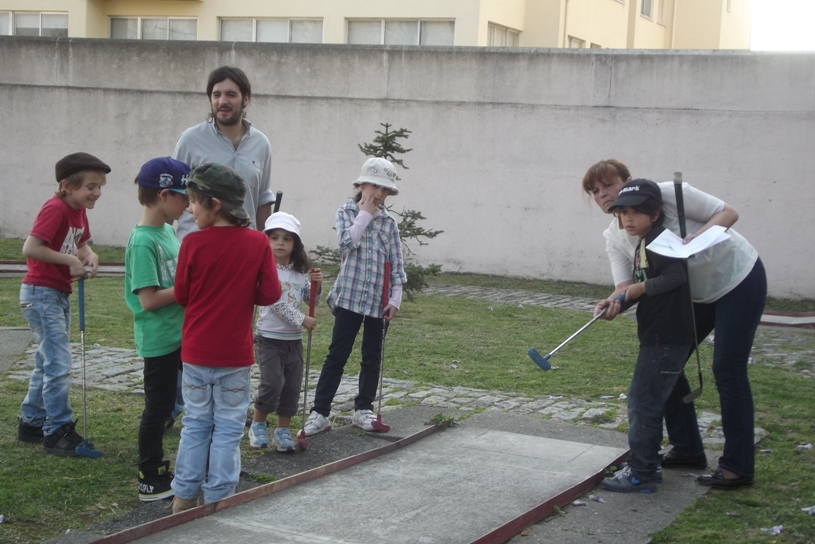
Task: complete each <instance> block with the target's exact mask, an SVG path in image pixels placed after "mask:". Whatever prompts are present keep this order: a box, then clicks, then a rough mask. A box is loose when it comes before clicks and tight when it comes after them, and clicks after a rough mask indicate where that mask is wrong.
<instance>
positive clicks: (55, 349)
mask: <svg viewBox="0 0 815 544" xmlns="http://www.w3.org/2000/svg"><path fill="white" fill-rule="evenodd" d="M20 309H21V310H22V312H23V316H24V317H25V318H26V320H27V321H28V326H29V327H30V328H31V333H32V334H33V335H34V341H35V342H37V343H39V345H40V346H39V348H37V353H36V354H35V355H34V370H33V371H32V372H31V379H30V380H29V382H28V393H27V394H26V396H25V399H23V404H22V405H21V406H20V414H21V415H22V419H23V421H24V422H26V423H28V424H29V425H34V426H35V427H40V426H41V427H42V431H43V433H44V434H45V435H46V436H49V435H52V434H54V433H55V432H56V431H57V430H58V429H59V428H60V427H62V426H63V425H65V424H66V423H70V422H71V419H72V418H73V411H72V410H71V404H70V402H69V401H68V392H69V391H70V389H71V359H72V358H71V341H70V331H71V302H70V300H69V298H68V293H65V292H63V291H58V290H56V289H51V288H50V287H40V286H37V285H28V284H25V283H24V284H22V286H20Z"/></svg>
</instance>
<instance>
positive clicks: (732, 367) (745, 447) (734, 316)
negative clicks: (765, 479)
mask: <svg viewBox="0 0 815 544" xmlns="http://www.w3.org/2000/svg"><path fill="white" fill-rule="evenodd" d="M766 300H767V275H766V273H765V271H764V264H763V263H762V262H761V259H759V260H758V261H756V264H755V265H754V266H753V270H752V271H751V272H750V274H748V275H747V277H746V278H744V280H742V282H741V283H740V284H738V285H737V286H736V287H734V288H733V289H732V290H731V291H730V292H729V293H727V294H726V295H724V296H723V297H721V298H719V300H717V301H716V302H714V303H712V304H696V305H694V309H695V312H696V333H697V337H698V338H702V339H704V338H705V337H707V335H708V334H710V332H711V331H714V330H715V338H714V342H713V378H714V379H715V380H716V389H717V390H718V392H719V403H720V405H721V409H722V430H723V431H724V452H723V454H722V456H721V457H719V467H721V468H724V469H727V470H729V471H731V472H733V473H735V474H737V475H738V476H740V477H742V478H753V477H754V476H755V470H756V466H755V464H756V451H755V443H754V434H755V419H754V412H753V410H754V409H753V392H752V390H751V388H750V380H749V378H748V376H747V361H748V359H749V358H750V351H751V350H752V349H753V340H754V339H755V335H756V329H757V328H758V324H759V322H760V321H761V314H762V313H763V312H764V303H765V302H766Z"/></svg>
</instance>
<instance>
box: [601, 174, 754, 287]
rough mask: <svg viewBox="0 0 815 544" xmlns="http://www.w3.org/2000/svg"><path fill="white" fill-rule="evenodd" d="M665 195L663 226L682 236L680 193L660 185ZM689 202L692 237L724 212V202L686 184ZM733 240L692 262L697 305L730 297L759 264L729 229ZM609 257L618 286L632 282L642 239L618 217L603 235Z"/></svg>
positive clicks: (684, 189)
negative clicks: (631, 231)
mask: <svg viewBox="0 0 815 544" xmlns="http://www.w3.org/2000/svg"><path fill="white" fill-rule="evenodd" d="M658 185H659V188H660V190H661V191H662V209H663V212H664V213H665V219H664V221H663V223H662V224H663V226H664V227H665V228H666V229H668V230H670V231H672V232H673V233H674V234H676V235H677V236H678V235H679V216H678V214H677V210H676V193H675V192H674V184H673V182H672V181H663V182H662V183H659V184H658ZM682 194H683V199H684V201H685V224H686V227H687V232H688V234H692V233H694V232H696V231H697V230H699V229H700V228H701V227H702V226H703V225H704V224H705V223H707V222H708V220H709V219H710V218H711V217H712V216H713V215H715V214H717V213H719V212H720V211H722V210H723V209H724V201H722V200H720V199H718V198H716V197H715V196H711V195H709V194H707V193H704V192H702V191H700V190H698V189H695V188H693V187H692V186H691V185H689V184H687V183H683V184H682ZM727 232H728V234H730V238H728V239H727V240H725V241H724V242H720V243H718V244H716V245H715V246H712V247H709V248H708V249H706V250H704V251H701V252H699V253H697V254H696V255H694V256H693V257H691V258H690V259H688V275H689V276H690V287H691V296H692V297H693V301H694V302H703V303H710V302H714V301H716V300H718V299H719V298H721V297H722V296H723V295H725V294H727V293H728V292H729V291H730V290H731V289H733V288H734V287H735V286H737V285H738V284H739V283H741V281H742V280H743V279H744V278H745V277H747V274H749V273H750V271H751V270H752V269H753V265H754V264H755V262H756V260H758V251H756V249H755V248H754V247H753V246H751V245H750V242H748V241H747V240H746V239H745V238H744V237H743V236H742V235H740V234H739V233H737V232H736V231H735V230H734V229H732V228H731V229H728V231H727ZM603 236H604V237H605V239H606V253H608V260H609V261H610V262H611V275H612V277H613V278H614V285H618V284H620V283H622V282H624V281H631V280H632V274H633V266H634V249H635V248H636V246H637V242H638V241H639V238H638V237H636V236H629V235H628V233H627V232H625V230H623V229H620V227H619V224H618V222H617V218H616V217H615V218H614V219H613V220H612V221H611V224H610V225H609V226H608V228H607V229H606V230H605V231H604V232H603Z"/></svg>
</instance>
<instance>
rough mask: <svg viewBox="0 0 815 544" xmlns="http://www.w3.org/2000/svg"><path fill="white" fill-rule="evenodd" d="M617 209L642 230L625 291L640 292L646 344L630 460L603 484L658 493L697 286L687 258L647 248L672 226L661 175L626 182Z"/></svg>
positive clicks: (637, 377)
mask: <svg viewBox="0 0 815 544" xmlns="http://www.w3.org/2000/svg"><path fill="white" fill-rule="evenodd" d="M609 211H611V212H613V213H614V214H615V215H616V216H617V220H618V221H619V224H620V228H622V229H625V231H626V232H627V233H628V234H629V235H632V236H637V237H639V238H640V241H639V244H638V245H637V248H636V250H635V252H636V253H635V256H634V283H633V284H632V285H630V286H629V287H628V288H627V289H626V292H625V302H623V304H622V308H623V309H626V308H628V307H630V306H631V305H633V304H634V302H635V301H637V300H639V305H638V306H637V334H638V336H639V340H640V352H639V356H638V357H637V364H636V366H635V368H634V375H633V377H632V378H631V385H630V387H629V389H628V446H629V448H630V449H631V454H630V456H629V457H628V462H627V466H626V467H625V468H624V469H623V470H620V471H618V472H617V473H616V474H615V475H614V476H613V477H611V478H606V479H605V480H603V482H602V483H601V485H602V487H603V488H605V489H608V490H610V491H620V492H623V493H653V492H656V490H657V486H656V484H657V483H659V482H661V481H662V479H661V471H660V469H659V450H660V443H661V441H662V412H663V410H664V406H665V401H666V400H667V399H668V396H669V395H670V394H671V391H673V388H674V385H675V384H676V380H677V379H678V378H679V376H680V374H681V373H682V369H683V367H684V366H685V361H687V359H688V356H689V355H690V353H691V350H692V349H693V342H694V337H693V335H694V330H693V318H692V316H691V313H690V312H691V300H690V286H689V284H688V276H687V273H686V271H685V265H684V263H683V261H682V259H675V258H671V257H665V256H664V255H660V254H658V253H654V252H652V251H650V250H649V249H647V246H648V244H650V243H651V242H652V241H653V240H654V239H656V237H657V236H659V235H660V233H662V231H663V230H665V228H664V227H663V226H662V221H663V218H664V215H663V212H662V192H661V191H660V189H659V186H658V185H657V184H656V183H654V182H653V181H648V180H645V179H635V180H633V181H629V182H628V183H626V184H625V185H623V187H622V188H621V189H620V193H619V196H618V197H617V200H616V202H615V203H614V205H613V206H611V208H609Z"/></svg>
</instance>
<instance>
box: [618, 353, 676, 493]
mask: <svg viewBox="0 0 815 544" xmlns="http://www.w3.org/2000/svg"><path fill="white" fill-rule="evenodd" d="M690 350H691V347H690V346H683V345H661V346H640V353H639V356H638V357H637V365H636V366H635V367H634V376H633V377H632V378H631V386H630V387H629V388H628V447H629V448H630V449H631V455H630V456H629V458H628V465H629V466H630V467H631V470H633V471H634V473H635V474H636V475H637V476H639V477H640V478H641V479H642V480H644V481H649V479H651V478H653V477H654V473H655V472H656V469H657V464H658V463H659V449H660V444H661V442H662V414H663V409H664V406H665V401H666V400H667V399H668V397H669V396H670V394H671V391H673V390H674V388H675V386H676V382H677V380H678V379H679V376H682V375H683V373H682V368H683V367H684V366H685V361H687V360H688V352H689V351H690Z"/></svg>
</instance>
